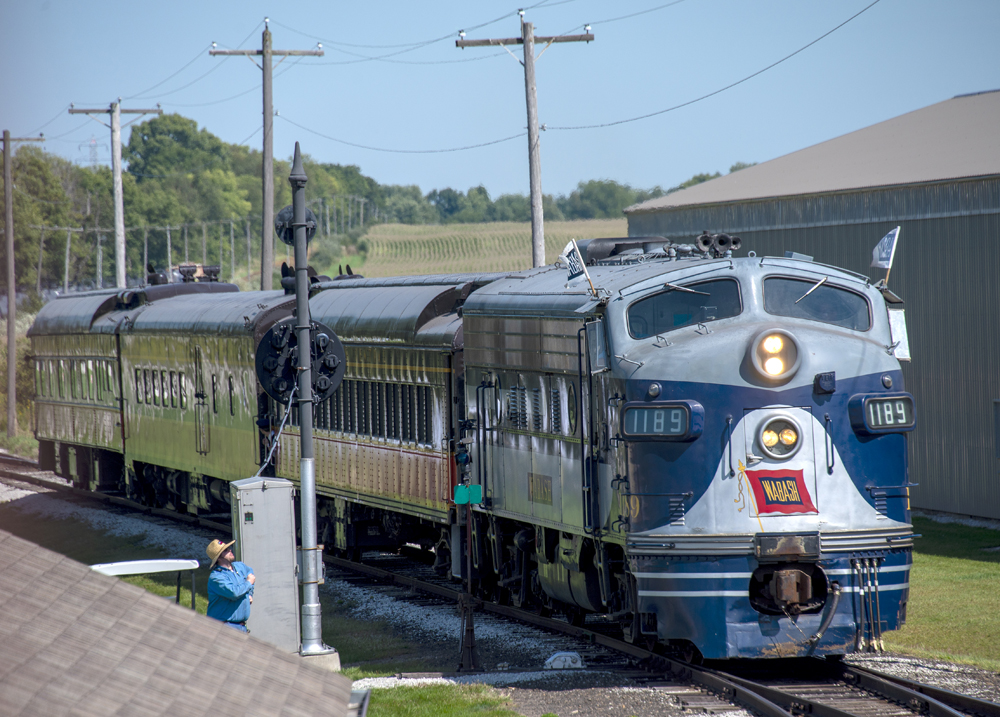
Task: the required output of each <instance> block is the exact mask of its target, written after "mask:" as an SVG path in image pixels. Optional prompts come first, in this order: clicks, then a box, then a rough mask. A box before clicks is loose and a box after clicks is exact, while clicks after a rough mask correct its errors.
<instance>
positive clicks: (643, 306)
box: [628, 279, 743, 339]
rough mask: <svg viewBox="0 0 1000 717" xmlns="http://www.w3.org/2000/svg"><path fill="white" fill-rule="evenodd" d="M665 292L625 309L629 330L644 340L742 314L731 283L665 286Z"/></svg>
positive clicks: (735, 285) (736, 288)
mask: <svg viewBox="0 0 1000 717" xmlns="http://www.w3.org/2000/svg"><path fill="white" fill-rule="evenodd" d="M667 287H668V288H667V290H666V291H662V292H660V293H659V294H654V295H653V296H648V297H646V298H645V299H641V300H639V301H637V302H635V303H634V304H632V305H631V306H630V307H629V308H628V330H629V334H631V336H632V338H634V339H645V338H649V337H650V336H655V335H656V334H662V333H664V332H666V331H673V330H674V329H679V328H681V327H683V326H690V325H692V324H704V323H707V322H709V321H717V320H719V319H727V318H729V317H730V316H739V314H740V313H741V312H742V311H743V302H742V301H741V300H740V285H739V284H738V283H737V282H735V281H733V280H732V279H716V280H714V281H702V282H699V283H697V284H690V285H687V286H676V285H674V284H667Z"/></svg>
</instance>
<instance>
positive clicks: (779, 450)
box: [757, 416, 802, 461]
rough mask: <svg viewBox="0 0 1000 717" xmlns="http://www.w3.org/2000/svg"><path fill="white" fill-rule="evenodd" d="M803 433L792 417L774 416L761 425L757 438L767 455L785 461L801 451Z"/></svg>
mask: <svg viewBox="0 0 1000 717" xmlns="http://www.w3.org/2000/svg"><path fill="white" fill-rule="evenodd" d="M801 433H802V431H801V429H800V428H799V425H798V424H797V423H796V422H795V421H794V420H793V419H792V418H791V417H790V416H772V417H771V418H769V419H767V420H766V421H764V422H763V423H762V424H761V427H760V432H759V433H758V434H757V436H758V440H759V441H760V447H761V450H763V451H764V454H765V455H767V456H768V457H770V458H774V459H775V460H779V461H783V460H785V459H786V458H791V457H792V456H793V455H795V453H796V452H797V451H798V450H799V446H800V444H801V442H800V441H799V436H800V435H801Z"/></svg>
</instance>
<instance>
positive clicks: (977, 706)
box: [0, 454, 1000, 717]
mask: <svg viewBox="0 0 1000 717" xmlns="http://www.w3.org/2000/svg"><path fill="white" fill-rule="evenodd" d="M25 469H27V470H33V471H37V470H39V469H38V464H37V463H36V462H35V461H31V460H29V459H26V458H22V457H20V456H16V455H12V454H6V455H0V476H4V477H7V478H10V479H13V480H18V481H23V482H26V483H30V484H33V485H36V486H39V487H43V488H48V489H51V490H55V491H59V492H67V493H71V494H73V495H78V496H81V497H86V498H90V499H92V500H96V501H99V502H103V503H113V504H116V505H120V506H122V507H127V508H130V509H133V510H136V511H138V512H142V513H146V514H150V515H156V516H162V517H166V518H171V519H173V520H177V521H178V522H183V523H187V524H192V525H197V526H200V527H206V528H212V529H215V530H219V531H222V532H228V531H229V530H230V526H228V525H226V524H223V523H218V522H216V521H214V520H211V519H208V518H198V517H195V516H189V515H183V514H180V513H177V512H176V511H171V510H164V509H160V508H151V507H149V506H145V505H142V504H140V503H136V502H135V501H131V500H128V499H127V498H122V497H119V496H114V495H109V494H106V493H95V492H93V491H89V490H84V489H81V488H76V487H75V486H72V485H65V484H62V483H57V482H55V481H48V480H45V479H42V478H38V477H36V476H31V475H25V474H23V473H21V472H20V470H25ZM323 560H324V562H326V563H328V564H330V565H334V566H337V567H340V568H343V569H345V570H351V571H354V572H358V573H362V574H365V575H369V576H371V577H374V578H378V579H380V580H385V581H388V582H392V583H395V584H398V585H403V586H406V587H410V588H413V589H416V590H420V591H422V592H425V593H428V594H431V595H434V596H436V597H439V598H443V599H445V600H454V601H458V600H459V598H460V597H461V595H462V593H461V592H460V591H458V590H452V589H449V588H445V587H442V586H440V585H434V584H433V583H428V582H426V581H423V580H420V579H418V578H411V577H408V576H405V575H400V574H398V573H394V572H392V571H389V570H385V569H382V568H377V567H374V566H372V565H366V564H364V563H358V562H354V561H351V560H345V559H343V558H337V557H334V556H330V555H324V556H323ZM474 605H475V606H476V607H478V608H479V609H481V610H483V611H485V612H490V613H493V614H496V615H499V616H502V617H505V618H508V619H514V620H518V621H520V622H524V623H528V624H531V625H534V626H536V627H540V628H543V629H547V630H552V631H553V632H560V633H562V634H565V635H568V636H571V637H576V638H578V639H580V640H582V641H585V642H589V643H590V644H596V645H601V646H603V647H606V648H608V649H611V650H614V651H616V652H620V653H622V654H625V655H628V656H630V657H634V658H636V659H638V660H640V661H645V662H646V664H647V665H648V667H650V668H652V669H662V670H663V671H664V672H668V673H670V674H671V676H672V677H674V678H675V679H680V680H685V681H688V682H690V683H692V684H695V685H698V686H700V687H703V688H705V689H708V690H709V691H711V692H714V693H716V694H719V695H721V696H723V697H724V698H725V699H728V700H730V701H732V702H735V703H738V704H741V705H743V706H745V707H747V708H749V709H751V710H752V711H754V712H756V713H757V714H759V715H762V716H764V717H791V715H792V714H811V715H815V717H847V716H848V715H851V713H848V712H844V711H842V710H839V709H837V708H836V707H832V706H830V705H825V704H822V703H819V702H816V701H814V700H810V699H808V698H804V697H800V696H798V695H793V694H791V693H788V692H785V691H783V690H781V689H778V688H775V687H769V686H766V685H762V684H759V683H756V682H753V681H751V680H746V679H744V678H741V677H736V676H735V675H731V674H728V673H726V672H725V671H717V670H710V669H706V668H702V667H698V666H695V665H691V664H689V663H686V662H681V661H678V660H674V659H671V658H669V657H666V656H663V655H659V654H657V653H655V652H652V651H650V650H646V649H644V648H642V647H638V646H636V645H633V644H631V643H628V642H624V641H623V640H617V639H615V638H613V637H609V636H607V635H604V634H601V633H600V632H595V631H593V630H588V629H587V628H586V627H576V626H573V625H570V624H569V623H567V622H563V621H562V620H555V619H552V618H548V617H542V616H541V615H536V614H533V613H531V612H528V611H523V610H519V609H517V608H513V607H509V606H505V605H499V604H496V603H492V602H488V601H484V600H481V599H478V598H477V599H475V600H474ZM815 668H816V669H817V671H818V672H824V673H825V674H826V675H828V676H833V677H835V678H837V679H840V680H842V681H843V682H845V683H846V684H848V685H849V686H852V687H857V688H859V689H862V690H866V691H868V692H871V693H873V694H876V695H878V696H879V697H882V698H883V699H887V700H890V701H893V702H897V703H899V704H901V705H904V706H905V707H907V708H908V709H911V710H913V711H914V712H917V713H919V714H921V715H927V717H966V715H964V714H963V712H965V713H971V714H975V715H980V716H981V717H1000V704H998V703H996V702H990V701H987V700H981V699H978V698H975V697H971V696H968V695H962V694H959V693H956V692H951V691H949V690H945V689H942V688H939V687H933V686H931V685H926V684H923V683H919V682H915V681H913V680H908V679H905V678H901V677H895V676H892V675H887V674H885V673H881V672H878V671H875V670H871V669H869V668H865V667H857V666H853V665H843V664H841V665H832V664H827V663H824V662H821V661H819V660H816V665H815ZM959 710H961V711H962V712H960V711H959Z"/></svg>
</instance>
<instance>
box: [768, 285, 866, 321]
mask: <svg viewBox="0 0 1000 717" xmlns="http://www.w3.org/2000/svg"><path fill="white" fill-rule="evenodd" d="M810 289H811V290H812V292H811V293H809V294H808V296H807V295H806V294H807V292H809V291H810ZM796 302H797V303H796ZM764 310H765V311H766V312H767V313H769V314H774V315H775V316H789V317H792V318H795V319H808V320H809V321H821V322H823V323H824V324H833V325H834V326H841V327H843V328H845V329H851V330H852V331H867V330H868V329H870V328H871V325H872V321H871V312H870V311H869V308H868V300H867V299H865V297H863V296H862V295H861V294H856V293H854V292H853V291H849V290H847V289H843V288H841V287H839V286H833V285H832V284H827V283H823V284H820V283H818V281H802V280H801V279H785V278H782V277H770V278H768V279H764Z"/></svg>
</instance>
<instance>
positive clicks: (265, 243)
mask: <svg viewBox="0 0 1000 717" xmlns="http://www.w3.org/2000/svg"><path fill="white" fill-rule="evenodd" d="M269 22H270V20H269V18H266V17H265V18H264V33H263V35H262V36H261V41H260V47H261V49H259V50H215V49H213V50H209V52H208V54H210V55H243V56H245V57H256V56H259V57H261V58H262V59H261V64H260V68H261V71H262V72H263V75H264V78H263V79H264V82H263V85H264V148H263V149H264V157H263V176H264V188H263V189H264V217H263V221H264V224H263V227H262V229H261V239H260V241H261V255H260V288H261V291H270V290H271V283H272V282H271V272H273V271H274V235H273V234H272V232H273V231H274V135H273V133H272V128H273V126H274V109H273V106H272V102H271V73H272V70H273V69H274V68H273V67H272V66H271V58H272V57H275V56H278V57H288V56H296V57H298V56H304V55H308V56H316V57H322V56H323V45H322V44H318V48H319V49H316V50H273V49H271V31H270V30H269V29H268V27H267V26H268V23H269ZM213 45H214V43H213ZM254 64H256V63H254Z"/></svg>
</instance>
